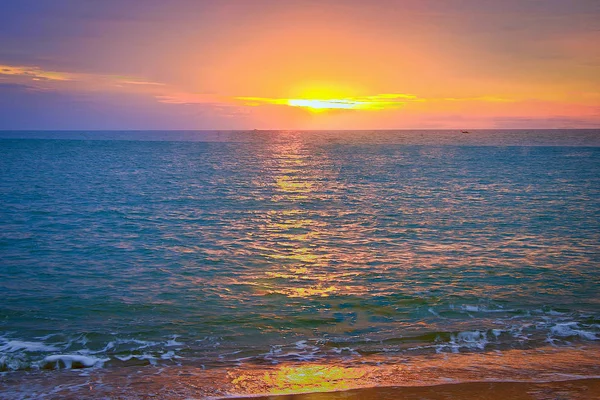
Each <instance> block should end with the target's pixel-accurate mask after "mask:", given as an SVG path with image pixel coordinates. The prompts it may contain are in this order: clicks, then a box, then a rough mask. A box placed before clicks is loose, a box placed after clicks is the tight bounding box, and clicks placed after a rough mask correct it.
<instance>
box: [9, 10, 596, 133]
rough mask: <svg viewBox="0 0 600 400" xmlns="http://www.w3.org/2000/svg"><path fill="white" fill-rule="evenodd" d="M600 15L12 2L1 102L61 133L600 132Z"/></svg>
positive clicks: (582, 12)
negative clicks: (67, 121) (61, 128)
mask: <svg viewBox="0 0 600 400" xmlns="http://www.w3.org/2000/svg"><path fill="white" fill-rule="evenodd" d="M500 3H501V4H500ZM598 4H600V3H598V2H595V1H584V0H581V1H575V2H569V4H567V2H564V1H558V0H548V1H543V2H540V1H527V0H519V1H512V0H510V1H503V2H495V1H487V0H480V1H469V0H463V1H460V0H451V1H429V0H424V1H411V0H407V1H403V0H373V1H369V2H365V1H358V0H346V1H341V0H323V1H316V0H297V1H294V0H290V1H275V0H247V1H242V0H231V1H174V2H172V3H169V4H168V5H167V4H166V3H163V2H158V1H156V2H155V1H148V2H130V1H124V2H116V1H114V2H113V1H106V2H101V3H99V4H95V5H89V4H88V5H87V6H84V5H82V4H81V3H78V2H70V1H66V0H65V1H63V0H57V1H56V2H55V3H52V4H50V5H48V4H47V5H45V6H44V7H41V9H36V10H32V9H31V8H29V9H28V8H26V7H25V6H22V5H20V3H19V2H14V4H13V5H12V6H10V5H9V7H8V13H7V14H8V15H9V16H10V17H11V19H10V21H8V20H7V21H3V20H0V23H1V22H6V24H7V27H6V28H4V30H2V31H0V48H2V49H3V50H0V105H2V104H4V103H6V104H8V103H10V104H11V106H10V107H11V108H10V115H9V114H7V115H5V117H6V118H9V117H10V118H12V120H14V121H12V125H14V126H17V127H18V126H19V121H20V120H19V119H18V118H16V117H11V116H19V115H26V114H27V113H30V114H31V113H34V112H35V111H36V110H37V109H39V108H42V109H44V107H47V108H48V109H50V110H52V113H48V114H51V115H50V116H46V117H45V119H42V118H41V117H40V120H42V121H47V124H48V125H49V126H48V128H49V129H53V128H55V127H54V126H52V123H53V119H52V115H60V116H63V117H65V118H69V117H71V118H73V121H74V124H75V127H79V128H89V129H94V128H100V129H102V128H104V127H106V126H109V127H113V125H110V124H109V125H106V124H104V125H103V124H102V123H99V122H98V121H105V120H106V119H107V118H108V120H110V118H111V116H113V117H114V120H115V121H117V122H118V121H121V122H120V123H121V125H122V126H119V125H118V123H116V125H114V128H122V129H134V128H139V129H151V128H153V127H156V128H161V129H164V128H169V127H172V128H174V129H177V128H188V129H252V128H259V129H331V128H335V129H375V128H387V129H393V128H451V129H454V128H462V127H466V128H502V127H508V128H515V127H521V126H522V127H540V128H552V127H556V128H559V127H598V126H600V46H598V43H600V22H598V21H600V6H599V5H598ZM28 96H29V97H31V96H33V97H34V98H35V101H32V100H29V101H27V99H28V98H29V97H28ZM57 99H58V100H57ZM11 100H14V101H11ZM51 101H52V104H47V105H46V103H45V102H47V103H50V102H51ZM2 102H4V103H2ZM31 103H35V104H36V105H37V106H36V107H37V108H36V110H33V109H28V108H27V104H31ZM63 103H68V104H71V109H73V106H72V105H73V104H75V105H76V107H75V108H76V109H81V111H80V112H79V115H80V116H79V117H78V116H77V115H73V116H70V115H69V113H68V108H67V107H63V108H61V107H60V104H63ZM14 104H17V105H14ZM19 104H22V107H21V108H18V106H19ZM90 104H91V105H90ZM86 105H87V106H86ZM86 107H87V108H86ZM125 108H128V109H129V110H130V113H129V114H127V113H126V112H125V111H124V109H125ZM5 110H7V108H6V107H5ZM94 110H96V111H97V110H102V113H101V114H102V117H103V119H100V118H98V116H97V115H96V114H94ZM0 112H2V111H0ZM5 112H7V113H8V111H5ZM38 112H41V111H39V110H38ZM10 118H9V120H10ZM15 118H16V119H15ZM21 119H22V120H28V121H31V120H32V118H31V115H30V116H29V118H25V119H23V118H21ZM34 119H35V118H34ZM153 121H154V122H153ZM21 122H22V121H21ZM153 124H154V125H153ZM12 125H11V124H10V123H9V124H8V128H11V127H12ZM55 125H56V124H55ZM27 127H28V126H27V124H25V128H27ZM0 128H4V129H7V127H6V126H5V127H3V126H1V125H0ZM37 128H38V129H43V128H44V126H40V127H37Z"/></svg>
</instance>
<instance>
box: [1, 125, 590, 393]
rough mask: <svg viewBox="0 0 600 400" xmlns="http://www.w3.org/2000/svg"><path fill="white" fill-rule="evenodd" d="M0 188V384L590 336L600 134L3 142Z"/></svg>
mask: <svg viewBox="0 0 600 400" xmlns="http://www.w3.org/2000/svg"><path fill="white" fill-rule="evenodd" d="M0 178H1V180H0V371H4V372H3V375H4V376H5V377H6V376H12V377H14V376H23V378H22V379H23V380H25V379H26V378H25V376H26V375H27V374H29V373H33V372H35V371H38V370H39V371H45V370H52V371H54V372H52V371H47V373H55V374H57V373H61V372H60V371H64V370H68V369H79V368H83V370H84V371H87V370H97V369H103V370H111V371H121V373H123V374H126V373H127V371H133V370H135V371H139V370H140V368H142V370H143V368H156V367H160V368H163V367H165V368H198V369H206V370H211V369H214V370H218V369H219V368H230V369H231V368H252V366H272V365H277V366H285V365H288V364H289V365H301V364H302V363H308V364H310V363H344V365H350V366H352V365H361V363H365V362H367V361H368V360H371V359H373V360H375V359H376V360H377V363H378V364H389V365H396V364H399V363H403V362H406V360H410V359H411V357H415V359H417V358H418V357H429V356H431V357H434V356H439V355H440V354H442V355H444V354H448V355H450V354H452V355H453V357H456V356H461V355H464V356H465V357H468V356H473V354H482V355H485V354H504V353H507V352H511V351H535V350H536V349H542V348H544V349H545V348H556V349H559V350H569V349H579V350H581V349H582V348H586V349H596V347H595V346H597V345H598V344H597V341H598V339H600V274H599V272H600V131H598V130H587V131H583V130H556V131H475V132H472V133H468V134H462V133H456V132H450V131H438V132H435V131H375V132H358V131H349V132H341V131H340V132H296V131H293V132H288V131H280V132H278V131H272V132H264V131H254V132H2V133H0ZM579 350H578V351H579ZM590 351H591V350H590ZM594 351H595V350H594ZM559 372H560V371H559ZM596 372H597V371H596ZM15 374H17V375H15ZM18 374H21V375H18ZM6 393H8V392H6Z"/></svg>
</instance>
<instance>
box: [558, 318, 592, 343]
mask: <svg viewBox="0 0 600 400" xmlns="http://www.w3.org/2000/svg"><path fill="white" fill-rule="evenodd" d="M575 328H579V325H578V324H577V322H565V323H561V324H556V325H554V326H553V327H552V328H550V334H551V335H555V336H559V337H570V336H579V337H580V338H582V339H587V340H598V337H597V336H596V334H595V333H594V332H588V331H584V330H582V329H575Z"/></svg>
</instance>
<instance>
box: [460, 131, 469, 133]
mask: <svg viewBox="0 0 600 400" xmlns="http://www.w3.org/2000/svg"><path fill="white" fill-rule="evenodd" d="M460 133H469V131H460Z"/></svg>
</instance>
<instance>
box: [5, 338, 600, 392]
mask: <svg viewBox="0 0 600 400" xmlns="http://www.w3.org/2000/svg"><path fill="white" fill-rule="evenodd" d="M599 357H600V346H599V345H596V344H593V345H586V346H579V347H577V348H572V347H569V348H564V347H563V348H557V347H544V348H538V349H530V350H509V351H506V352H485V353H440V354H435V355H428V356H422V357H404V358H401V357H400V358H398V359H397V361H396V362H395V363H390V362H389V359H387V361H388V362H387V363H385V360H384V359H383V358H382V357H374V356H370V357H362V358H357V359H353V360H331V361H328V362H290V363H280V364H275V365H256V364H241V365H239V366H237V367H223V368H214V369H203V368H201V367H198V366H189V365H186V366H163V367H158V366H156V367H155V366H146V367H122V368H85V369H78V370H77V369H71V370H54V371H28V372H26V371H21V372H10V373H4V374H3V375H2V379H1V382H2V385H0V397H2V398H6V399H20V398H40V399H44V398H51V399H54V398H67V399H68V398H81V397H85V398H107V397H108V398H116V399H124V400H125V399H147V398H160V399H262V400H264V399H270V398H273V399H277V400H296V399H297V400H313V399H314V400H316V399H329V398H331V399H336V398H344V399H346V398H350V399H352V398H361V399H363V398H364V399H373V400H374V399H377V398H385V397H381V396H388V395H389V396H392V397H388V398H390V399H392V398H403V397H398V396H400V394H402V393H405V392H406V393H408V394H411V393H414V395H415V396H420V395H422V394H423V393H424V394H427V396H429V394H428V393H430V392H431V389H426V388H432V387H436V388H446V387H447V388H449V389H448V390H449V392H448V393H449V394H448V396H450V397H440V399H441V398H450V399H452V398H465V397H464V396H459V397H452V396H454V395H453V394H452V393H454V392H456V393H462V392H465V393H478V391H480V390H483V391H484V392H485V391H486V390H487V392H489V393H490V394H489V396H488V397H483V398H490V399H501V398H514V396H512V395H511V396H512V397H506V396H508V394H506V395H505V397H502V396H496V397H494V393H493V392H494V391H496V390H501V391H502V390H503V391H504V392H506V393H509V394H510V393H512V392H511V390H513V389H511V388H512V387H513V386H515V385H517V386H519V385H521V386H522V385H525V386H526V387H527V388H528V389H527V390H530V389H531V390H534V389H535V390H538V389H539V390H542V389H540V388H539V387H538V386H539V385H542V386H543V387H546V386H548V385H550V386H549V387H548V388H546V389H547V390H549V391H550V392H552V391H555V392H557V393H560V391H567V392H569V391H574V393H579V392H581V393H583V392H585V391H586V390H587V391H588V392H589V391H590V390H593V391H594V393H596V391H598V390H600V363H598V361H597V360H598V359H599ZM576 381H581V382H580V383H571V384H567V383H564V384H563V383H560V382H576ZM584 381H585V382H587V383H585V382H584ZM475 384H477V385H479V386H477V385H475ZM473 385H475V386H473ZM544 385H545V386H544ZM565 385H566V386H565ZM582 385H583V386H582ZM490 387H493V388H494V389H493V390H492V389H489V388H490ZM498 387H501V389H497V388H498ZM486 388H487V389H486ZM536 388H537V389H536ZM586 388H587V389H586ZM584 389H585V390H584ZM436 390H437V389H436ZM444 390H446V389H444ZM544 390H545V389H544ZM355 392H356V393H359V394H360V396H359V397H356V396H355V394H353V393H355ZM388 392H389V393H388ZM434 392H435V391H434ZM487 392H486V393H487ZM504 392H503V393H504ZM336 393H345V395H344V396H350V397H343V396H342V397H339V396H341V395H337V394H336ZM432 393H433V392H432ZM440 393H441V392H440ZM515 393H516V392H515ZM317 394H319V396H320V397H315V396H316V395H317ZM408 394H407V396H408ZM352 396H355V397H352ZM369 396H371V397H369ZM411 396H412V394H411ZM406 398H407V399H412V398H413V397H406ZM414 398H419V397H414ZM426 398H432V399H435V398H436V397H426ZM467 398H469V397H467ZM471 398H475V397H471ZM523 398H524V399H528V398H536V397H523ZM541 398H544V397H541ZM554 398H556V396H555V397H554ZM558 398H560V397H558ZM566 398H576V397H566ZM581 398H585V397H581Z"/></svg>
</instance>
